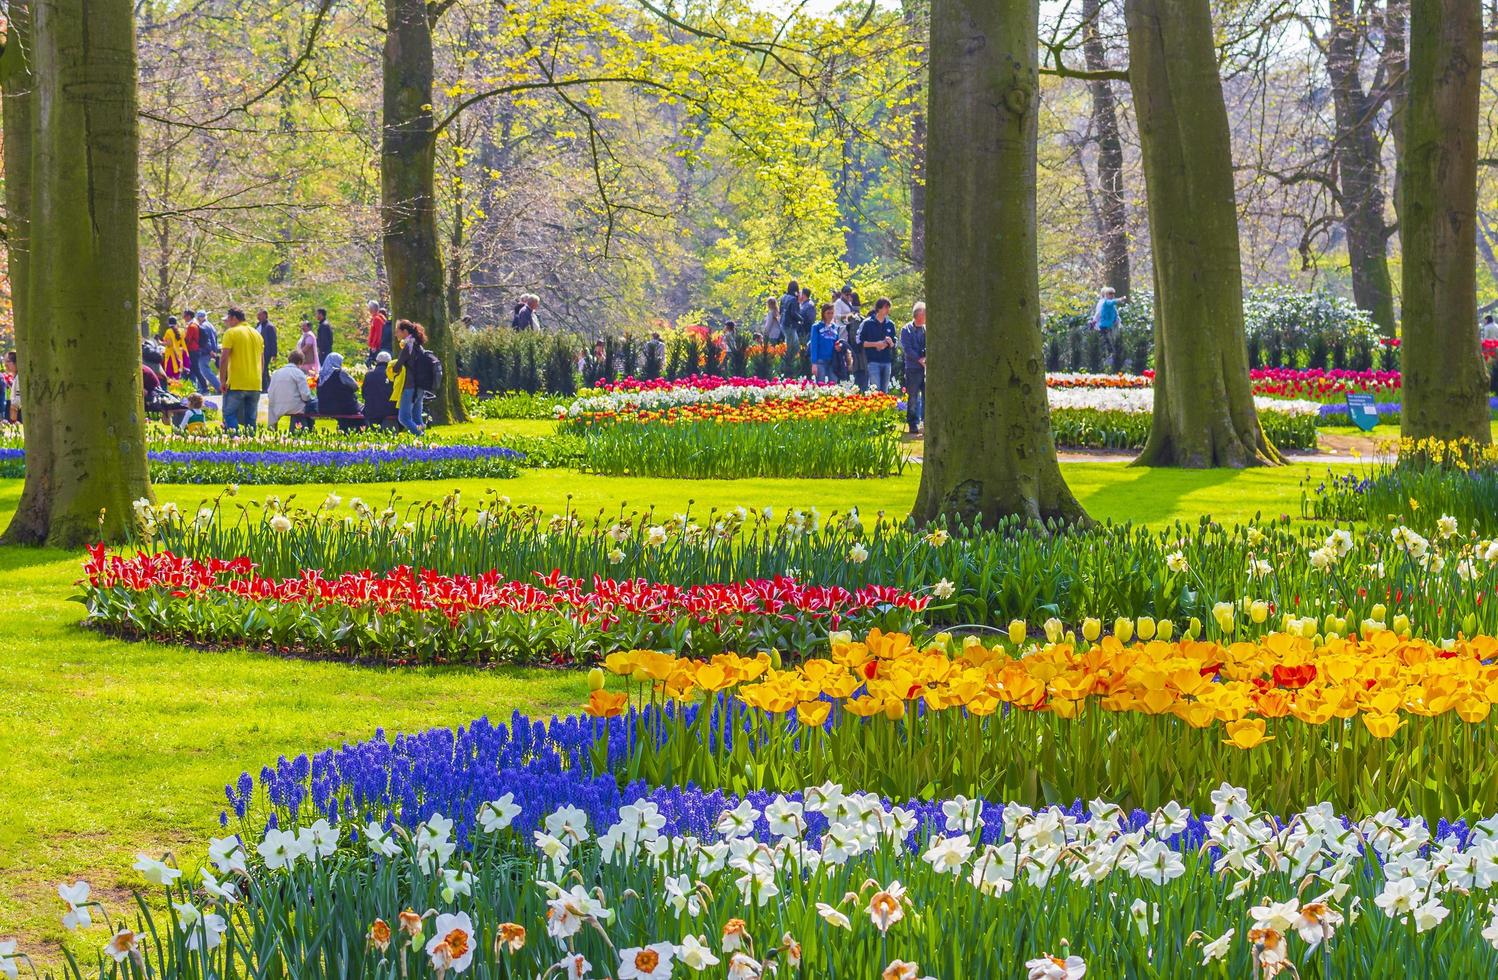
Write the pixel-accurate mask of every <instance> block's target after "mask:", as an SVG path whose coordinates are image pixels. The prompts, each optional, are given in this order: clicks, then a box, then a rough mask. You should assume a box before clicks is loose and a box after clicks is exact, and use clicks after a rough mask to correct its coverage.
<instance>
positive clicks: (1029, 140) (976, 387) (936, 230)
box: [913, 0, 1087, 526]
mask: <svg viewBox="0 0 1498 980" xmlns="http://www.w3.org/2000/svg"><path fill="white" fill-rule="evenodd" d="M1038 20H1039V4H1038V0H933V3H932V5H931V92H930V103H929V108H928V111H927V120H928V125H929V127H930V132H929V136H930V143H929V148H930V152H929V154H928V156H927V161H928V166H929V175H930V176H929V181H930V182H929V185H928V187H927V204H928V207H929V212H928V213H929V217H930V224H929V228H928V236H927V250H928V251H927V255H928V259H929V264H928V266H927V270H926V294H927V296H928V297H930V299H929V302H930V312H931V323H932V328H931V329H932V331H933V336H932V342H931V346H930V354H929V360H928V365H929V366H928V369H927V386H926V391H927V412H926V416H927V426H926V459H925V464H924V466H923V467H922V469H921V486H920V492H919V494H918V495H917V497H916V503H915V510H914V515H913V516H914V517H915V519H916V520H918V521H922V522H926V521H932V520H935V519H936V518H938V517H947V518H950V519H956V520H960V521H963V522H965V523H966V522H972V521H981V523H983V524H984V525H987V526H992V525H993V524H994V523H996V522H997V521H999V520H1000V519H1002V518H1004V517H1008V516H1012V515H1019V516H1023V517H1028V518H1033V519H1055V520H1059V521H1065V522H1080V521H1086V520H1087V516H1086V514H1085V513H1084V512H1083V510H1082V507H1081V505H1080V504H1079V503H1078V502H1077V499H1076V497H1074V496H1073V495H1072V492H1071V490H1070V488H1069V487H1067V485H1066V481H1065V480H1064V479H1063V478H1062V476H1061V468H1060V466H1059V464H1058V463H1057V461H1056V444H1055V440H1054V439H1053V437H1052V435H1051V419H1050V410H1049V407H1048V405H1047V402H1046V384H1045V359H1044V356H1043V353H1042V345H1041V334H1040V277H1039V264H1038V261H1039V260H1038V255H1037V246H1036V230H1035V166H1036V164H1035V153H1036V132H1037V116H1038V112H1039V92H1040V79H1039V72H1038V64H1037V51H1036V44H1035V38H1036V36H1037V33H1036V32H1037V30H1038Z"/></svg>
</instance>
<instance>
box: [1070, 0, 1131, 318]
mask: <svg viewBox="0 0 1498 980" xmlns="http://www.w3.org/2000/svg"><path fill="white" fill-rule="evenodd" d="M1101 14H1102V10H1101V0H1082V20H1083V28H1082V56H1083V58H1085V59H1086V62H1087V70H1088V71H1105V70H1106V69H1107V68H1108V51H1107V49H1106V48H1105V47H1104V46H1103V34H1102V30H1101V26H1100V24H1099V18H1100V17H1101ZM1087 89H1088V91H1089V92H1090V93H1091V94H1092V132H1093V136H1094V138H1095V139H1096V140H1097V183H1098V199H1099V200H1098V224H1099V225H1100V226H1101V228H1102V237H1103V241H1102V246H1103V280H1104V283H1105V284H1106V285H1109V286H1112V287H1113V288H1114V289H1116V290H1118V295H1120V296H1127V295H1129V290H1130V287H1131V282H1130V279H1131V276H1130V271H1129V212H1128V207H1127V205H1126V203H1125V199H1124V152H1123V137H1122V136H1121V135H1120V134H1119V130H1118V102H1117V100H1116V99H1115V98H1114V97H1113V83H1112V82H1110V81H1109V80H1108V79H1106V78H1098V79H1093V80H1092V81H1090V82H1088V84H1087Z"/></svg>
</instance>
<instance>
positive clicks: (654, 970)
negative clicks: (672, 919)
mask: <svg viewBox="0 0 1498 980" xmlns="http://www.w3.org/2000/svg"><path fill="white" fill-rule="evenodd" d="M675 958H676V947H675V946H674V945H673V944H671V943H651V944H650V945H649V946H634V947H630V948H627V949H621V950H620V951H619V980H668V978H669V977H670V976H671V963H672V961H673V960H674V959H675Z"/></svg>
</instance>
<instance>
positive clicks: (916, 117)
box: [903, 0, 930, 272]
mask: <svg viewBox="0 0 1498 980" xmlns="http://www.w3.org/2000/svg"><path fill="white" fill-rule="evenodd" d="M929 6H930V4H929V2H928V0H903V7H904V14H905V29H906V31H907V32H909V34H910V43H911V44H912V45H914V46H915V48H916V51H917V52H919V53H927V52H928V50H929V45H928V43H927V41H928V39H929V37H930V24H929V19H930V18H929V16H928V14H929V10H928V8H929ZM927 56H928V57H929V54H928V55H927ZM923 77H925V73H924V72H912V73H911V76H910V85H909V86H908V88H907V89H906V95H907V97H908V98H909V99H910V265H911V267H912V268H914V269H915V270H916V271H917V272H920V271H923V270H924V269H925V268H926V103H925V100H924V99H923V98H921V90H920V89H921V79H922V78H923Z"/></svg>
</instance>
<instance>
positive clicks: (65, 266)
mask: <svg viewBox="0 0 1498 980" xmlns="http://www.w3.org/2000/svg"><path fill="white" fill-rule="evenodd" d="M10 13H11V17H12V20H11V30H12V32H13V33H12V34H11V36H10V40H9V42H8V43H7V45H6V53H5V59H6V61H7V62H8V63H9V62H10V61H11V59H12V58H13V57H16V58H18V59H19V57H20V55H21V54H22V53H23V52H24V53H25V54H27V55H29V56H30V58H31V62H30V65H29V68H30V75H29V78H28V77H27V73H26V67H27V66H25V65H23V64H19V63H10V64H9V65H8V68H7V70H6V71H5V73H4V74H5V76H6V78H5V82H6V96H7V98H6V118H5V123H6V126H5V144H6V147H5V148H6V162H7V165H9V164H11V163H12V162H14V163H17V164H20V163H21V161H22V160H23V159H24V160H26V163H25V164H22V168H21V170H20V171H19V172H16V173H8V174H7V176H8V177H12V178H20V179H21V180H22V181H23V183H24V184H26V185H29V194H27V195H24V197H23V194H24V191H21V190H20V189H11V188H9V187H8V188H7V191H8V197H9V198H10V200H9V202H8V203H9V204H10V205H11V206H13V207H16V208H18V209H19V210H18V211H14V212H12V213H13V215H18V216H19V218H20V225H21V227H27V226H28V225H29V227H27V232H26V244H27V245H28V246H29V249H22V250H21V251H22V256H23V257H22V258H21V260H20V262H19V264H17V263H16V260H15V257H14V253H13V254H12V266H11V271H12V276H13V278H12V283H13V286H14V287H15V290H16V295H17V296H18V297H24V299H23V300H22V301H21V303H20V305H19V306H18V307H17V313H18V316H17V327H18V329H17V337H18V340H19V345H18V350H17V354H18V357H19V359H20V365H19V370H20V377H21V387H22V412H23V415H24V421H25V426H26V483H25V487H24V489H23V490H22V492H21V501H20V504H19V505H18V507H17V510H16V514H15V517H14V518H13V519H12V521H11V524H10V527H9V528H8V529H7V530H6V532H5V539H6V540H7V541H10V542H15V543H26V544H40V543H47V544H51V545H56V546H60V547H76V546H78V545H80V544H83V543H85V542H87V541H90V540H94V539H96V538H97V536H98V535H99V534H100V533H102V534H103V535H104V536H105V537H107V538H119V537H121V536H122V535H123V534H124V533H125V531H126V530H127V529H128V527H129V525H130V522H131V520H132V510H131V501H132V500H134V499H136V498H138V497H142V496H147V495H149V493H150V483H149V481H148V479H147V475H146V439H145V426H144V412H143V395H142V391H141V380H140V338H139V336H138V335H137V333H136V329H137V325H138V323H139V315H138V311H139V287H140V267H139V235H140V229H139V226H138V212H139V207H138V199H137V195H138V193H139V190H138V187H137V184H136V179H137V164H136V153H137V147H138V132H137V129H136V115H135V113H136V97H135V77H136V73H135V32H134V14H133V12H132V7H131V4H130V3H128V2H126V0H108V2H99V0H93V2H90V0H47V2H45V3H29V4H28V3H16V2H12V3H11V5H10ZM28 15H29V17H28ZM28 20H29V23H28ZM28 35H29V36H28ZM28 81H29V83H30V94H29V95H27V94H25V92H24V90H23V89H21V88H19V87H18V86H21V85H25V84H26V83H27V82H28ZM13 116H14V118H13ZM28 117H29V119H28ZM28 122H29V126H28V125H27V123H28ZM18 271H19V272H20V273H21V276H22V277H23V278H21V279H20V280H19V281H18V280H17V279H16V278H15V274H16V273H17V272H18ZM101 515H102V516H101Z"/></svg>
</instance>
